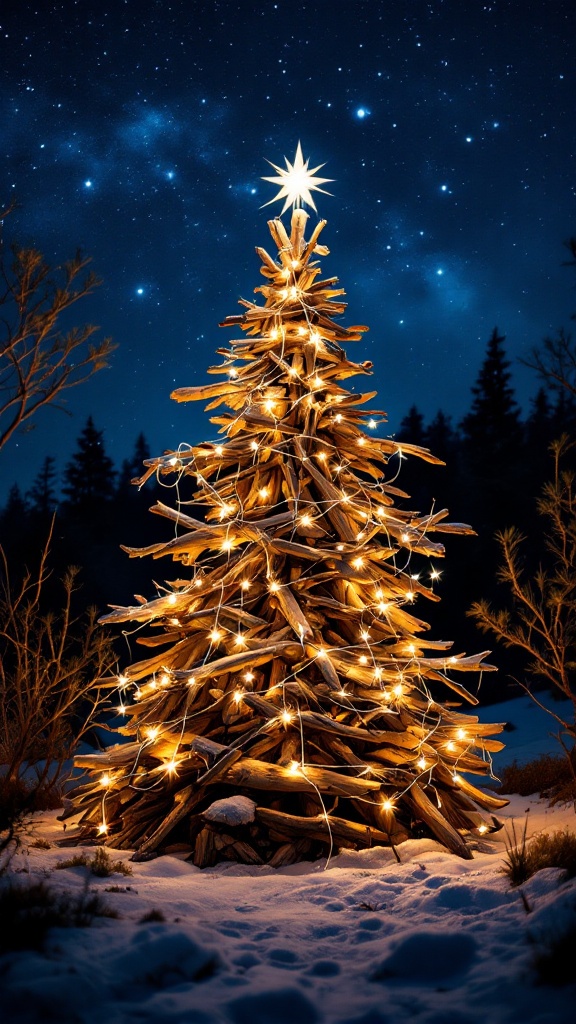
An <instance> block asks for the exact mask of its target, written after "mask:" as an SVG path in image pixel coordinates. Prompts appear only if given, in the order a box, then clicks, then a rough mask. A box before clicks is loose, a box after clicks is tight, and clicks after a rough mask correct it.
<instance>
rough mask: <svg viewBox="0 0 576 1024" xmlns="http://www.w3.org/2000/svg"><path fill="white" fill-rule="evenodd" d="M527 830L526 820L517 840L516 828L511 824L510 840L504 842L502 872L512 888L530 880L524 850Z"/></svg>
mask: <svg viewBox="0 0 576 1024" xmlns="http://www.w3.org/2000/svg"><path fill="white" fill-rule="evenodd" d="M527 829H528V819H526V821H525V822H524V831H523V833H522V838H521V839H519V838H518V837H517V836H516V826H515V824H514V822H512V840H511V841H510V839H508V840H507V841H506V858H505V860H504V865H503V867H502V871H503V872H504V874H505V875H506V876H507V877H508V878H509V880H510V885H513V886H517V885H522V882H525V881H526V880H527V879H528V878H530V874H531V872H530V871H529V869H528V850H527V848H526V832H527Z"/></svg>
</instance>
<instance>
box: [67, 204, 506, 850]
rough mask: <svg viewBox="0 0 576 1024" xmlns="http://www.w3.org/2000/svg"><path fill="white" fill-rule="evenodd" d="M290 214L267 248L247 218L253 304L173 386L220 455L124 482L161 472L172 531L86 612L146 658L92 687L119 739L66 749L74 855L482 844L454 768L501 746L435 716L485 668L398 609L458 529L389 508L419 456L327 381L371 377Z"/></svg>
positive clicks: (456, 720) (469, 792) (193, 458)
mask: <svg viewBox="0 0 576 1024" xmlns="http://www.w3.org/2000/svg"><path fill="white" fill-rule="evenodd" d="M306 220H307V218H306V215H305V214H304V213H303V211H295V214H294V216H293V219H292V225H291V231H290V234H288V233H287V231H286V229H285V228H284V225H283V224H282V222H281V221H280V220H278V219H277V220H273V221H270V222H269V227H270V233H271V235H272V239H273V241H274V243H275V244H276V247H277V249H278V253H277V256H276V257H272V256H270V255H269V254H268V253H267V252H266V251H265V250H264V249H258V250H257V252H258V255H259V257H260V259H261V263H262V266H261V273H262V276H263V278H264V282H265V283H264V284H262V285H261V286H260V287H259V288H257V289H256V292H257V293H258V295H259V296H260V299H261V300H262V301H261V302H260V303H259V302H257V301H248V300H246V301H245V300H242V301H241V305H242V307H243V312H242V313H241V314H239V315H237V316H231V317H227V319H226V320H225V321H224V324H223V326H225V327H230V326H233V327H238V328H240V330H241V332H242V337H241V338H236V339H234V340H232V341H231V342H230V343H229V345H228V346H227V347H224V348H221V349H219V350H218V351H219V354H220V356H222V357H223V361H222V362H221V363H220V364H219V365H217V366H213V367H210V369H209V373H210V374H216V375H220V376H221V377H222V378H223V379H221V380H220V381H218V382H216V383H205V384H201V385H196V386H194V387H182V388H178V389H177V390H176V391H174V392H173V395H172V397H173V398H174V399H175V400H176V401H177V402H188V401H193V400H202V401H207V402H208V409H209V410H210V411H212V412H214V411H216V414H215V415H213V416H212V422H213V423H215V424H217V425H218V427H219V429H220V433H221V434H222V435H223V438H222V441H221V443H217V442H214V441H211V442H205V443H202V444H197V445H192V446H190V447H186V446H182V447H181V448H179V449H178V450H175V451H170V452H166V453H165V454H164V455H163V456H161V457H160V458H157V459H151V460H148V462H147V464H146V468H145V472H144V473H143V476H142V478H141V479H142V480H144V479H146V478H147V477H148V476H150V475H151V474H153V473H156V474H158V475H159V476H160V477H167V478H169V480H170V481H171V482H175V481H176V480H178V491H177V492H174V493H175V496H176V497H178V495H179V496H180V500H181V502H182V504H177V505H176V507H172V506H171V505H170V504H164V502H158V503H157V504H156V505H155V506H154V507H153V509H152V511H153V512H154V514H156V515H160V516H162V517H164V518H166V519H168V520H170V521H171V522H172V523H173V524H174V535H173V537H172V539H170V540H168V541H162V542H158V543H155V544H150V545H148V546H147V547H145V548H127V549H126V550H127V552H128V554H129V555H130V557H133V558H141V557H145V556H150V557H152V558H153V559H161V560H163V562H162V564H165V565H166V573H167V575H168V576H169V577H170V578H169V582H166V583H163V582H161V583H160V585H159V586H158V588H157V592H156V593H155V595H154V596H153V597H152V598H151V599H150V600H146V599H145V598H136V602H135V604H134V605H133V606H131V607H126V608H118V607H114V608H113V609H112V610H111V611H110V612H109V613H108V615H105V616H104V617H103V621H105V622H108V623H123V622H132V623H134V624H135V630H136V632H135V639H136V641H137V642H138V643H139V644H140V645H141V646H142V647H144V648H145V650H146V651H147V652H148V653H147V656H146V657H144V658H140V659H138V660H136V661H135V662H134V663H133V664H131V665H128V666H127V667H126V668H125V669H124V671H123V674H122V675H121V676H114V677H112V678H109V679H107V680H103V681H101V682H102V685H104V686H109V687H110V689H111V690H116V691H117V693H116V694H115V696H114V700H115V702H116V704H117V705H118V707H119V714H121V715H123V716H124V718H123V721H124V724H123V725H122V727H121V728H120V729H119V733H120V734H121V736H122V737H126V739H127V740H128V741H129V742H126V743H122V744H119V745H117V746H114V747H109V748H107V749H106V750H105V751H103V752H102V753H100V754H84V755H82V756H80V757H78V758H77V764H78V765H79V766H80V767H83V768H85V769H86V770H87V772H88V778H87V780H86V781H85V782H83V784H82V785H81V786H79V787H78V788H77V790H76V793H75V795H74V797H73V800H72V802H71V803H70V804H69V806H68V807H67V810H66V812H65V816H70V815H73V814H80V822H79V825H78V828H77V830H76V832H75V833H73V835H74V836H75V837H76V838H77V839H78V841H81V842H86V841H105V842H106V843H108V844H110V845H111V846H117V847H120V848H124V849H130V848H132V849H136V854H135V856H136V857H137V858H146V857H149V856H152V855H154V854H155V853H157V852H159V851H160V852H161V851H162V850H164V849H166V848H167V847H169V848H172V847H173V844H174V843H183V844H185V846H187V848H190V849H192V850H193V855H192V856H193V859H194V863H196V864H197V865H199V866H206V865H209V864H213V863H215V862H216V861H217V860H218V859H220V858H227V859H236V860H240V861H243V862H245V863H250V864H258V863H262V862H267V863H270V864H272V865H278V866H279V865H281V864H287V863H291V862H292V861H294V860H296V859H298V858H300V857H315V856H319V855H321V854H322V853H326V852H327V851H328V850H331V849H334V848H335V849H338V848H339V847H340V846H351V847H362V846H369V845H371V844H374V843H383V844H390V845H392V846H393V847H394V848H396V846H397V845H398V844H399V843H401V842H402V841H403V840H404V839H406V838H408V837H409V836H411V835H414V834H418V835H421V834H425V833H426V832H427V833H428V834H429V835H431V836H433V837H435V838H436V839H437V840H438V841H439V842H440V843H442V844H443V845H445V846H446V847H448V848H449V849H450V850H452V851H453V852H454V853H456V854H458V855H459V856H462V857H469V856H470V851H469V846H468V844H467V840H466V835H467V834H468V833H471V834H478V832H479V831H480V832H482V831H485V830H488V829H492V828H493V827H494V819H493V818H492V817H491V816H490V814H489V815H488V817H487V818H486V819H485V818H484V817H483V813H484V810H486V811H488V812H490V811H492V810H493V809H495V808H497V807H500V806H502V804H503V802H504V801H502V800H500V799H498V798H497V797H495V796H494V795H493V794H489V793H487V792H486V791H485V790H480V789H477V788H476V787H474V786H472V785H471V783H470V782H469V781H468V780H467V779H466V778H465V777H464V775H463V773H474V774H480V775H486V774H488V773H489V771H490V753H492V752H494V751H495V750H498V749H500V747H501V744H500V742H499V741H498V740H495V739H492V738H490V737H491V735H492V734H494V733H498V732H499V731H500V730H501V727H500V726H486V725H481V724H480V723H479V722H478V719H477V717H476V716H474V715H469V714H466V713H464V712H463V711H461V710H459V709H458V708H459V705H461V704H463V703H468V704H475V703H477V701H476V698H475V697H474V696H473V695H472V694H471V693H469V691H468V690H467V689H466V688H465V687H464V686H463V685H462V684H461V683H460V682H458V681H457V680H456V679H455V674H456V673H460V672H470V671H472V672H477V671H479V670H483V671H486V670H489V669H490V668H491V666H490V665H487V664H486V663H485V661H484V659H485V653H482V654H479V655H471V656H470V655H468V656H465V655H464V654H460V653H457V654H455V655H452V654H451V653H450V650H451V644H450V643H449V642H447V641H443V640H433V639H430V638H428V637H427V631H428V627H427V625H426V622H425V620H424V619H422V618H421V617H420V616H419V615H416V613H415V606H416V604H418V605H419V607H420V606H422V605H423V604H424V603H425V601H427V600H432V601H436V600H438V594H436V593H435V591H434V587H433V584H430V585H428V584H427V583H425V582H424V578H423V577H419V573H418V566H419V564H422V558H424V560H425V562H424V564H425V565H426V566H427V568H428V569H429V564H430V562H429V560H430V558H434V559H435V558H439V557H442V555H443V553H444V549H443V546H442V544H441V543H439V542H438V540H436V539H435V537H436V535H437V534H439V533H449V532H452V533H470V532H472V531H471V529H470V527H468V526H466V525H463V524H460V523H449V522H448V521H447V518H446V517H447V512H446V511H445V510H441V511H438V512H434V513H433V514H424V515H422V514H419V513H416V512H410V511H407V510H406V507H405V499H406V497H407V496H406V495H405V494H404V492H403V491H402V490H401V485H402V475H401V473H400V476H399V479H397V477H398V470H399V468H400V466H401V458H402V456H406V455H410V456H414V457H417V458H421V459H424V460H426V461H428V462H432V463H434V462H439V460H438V459H436V458H435V456H434V455H433V454H431V453H430V452H428V451H427V450H425V449H422V448H418V447H416V446H414V445H410V444H402V445H399V444H398V443H396V442H395V441H394V440H393V439H391V438H389V437H385V436H382V435H381V434H380V435H375V434H374V433H373V430H374V428H376V427H377V426H378V425H379V424H381V423H382V422H383V421H384V414H383V413H382V412H380V411H378V410H369V409H367V408H365V404H366V402H369V401H370V400H371V399H372V397H373V395H374V392H364V393H358V392H351V391H348V390H346V388H345V387H344V386H343V382H344V381H345V380H346V379H347V378H348V377H351V376H354V375H362V376H369V375H370V374H371V373H372V364H371V363H370V362H368V361H365V362H362V363H355V362H353V361H352V360H350V359H348V357H347V356H346V354H345V352H344V349H343V348H342V344H343V343H346V342H354V341H358V340H360V339H361V337H362V334H363V332H364V331H365V330H366V328H364V327H361V326H354V327H348V328H346V327H344V326H343V325H342V324H341V323H340V322H339V321H338V320H337V319H335V317H338V316H339V315H340V314H341V313H342V312H343V311H344V309H345V303H344V302H343V301H342V295H343V291H342V289H341V288H339V287H337V280H336V278H327V279H324V280H322V279H321V277H320V267H319V260H318V257H321V256H324V255H326V254H327V252H328V250H327V249H326V247H325V246H322V245H320V244H319V242H318V239H319V237H320V235H321V232H322V230H323V228H324V222H320V223H319V224H317V225H316V227H315V228H314V229H313V230H312V232H311V234H310V237H309V240H308V241H306V240H305V237H304V235H305V230H306ZM166 493H168V492H166ZM398 499H402V502H403V504H402V507H399V505H398V503H397V502H398ZM191 505H194V506H195V507H194V508H191ZM197 517H200V518H197ZM419 560H420V562H419ZM169 566H172V568H169ZM174 566H175V568H174ZM158 576H159V573H158V570H156V571H155V578H158ZM426 579H428V575H427V576H426ZM146 628H147V631H146ZM143 630H144V631H143ZM437 683H441V684H443V685H444V686H447V687H448V688H450V689H451V690H452V692H453V694H454V695H455V696H454V699H453V701H452V702H451V703H450V704H449V705H448V704H446V703H442V702H441V701H440V700H439V699H437V698H436V697H435V686H436V684H437ZM454 701H456V703H454ZM235 793H241V794H245V795H247V796H250V797H251V798H252V799H253V800H254V801H255V803H256V805H257V810H256V817H255V821H254V822H252V823H251V824H250V825H246V826H240V827H232V826H230V825H226V824H224V823H223V824H221V825H219V824H218V823H216V822H214V821H207V820H205V819H204V818H203V813H204V812H205V811H206V810H207V808H208V807H209V806H210V804H211V803H212V802H213V801H214V800H217V799H221V798H222V797H225V796H230V795H232V794H235Z"/></svg>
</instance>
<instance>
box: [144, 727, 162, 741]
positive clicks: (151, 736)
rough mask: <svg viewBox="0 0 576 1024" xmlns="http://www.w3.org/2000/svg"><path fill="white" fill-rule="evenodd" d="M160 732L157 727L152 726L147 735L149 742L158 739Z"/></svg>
mask: <svg viewBox="0 0 576 1024" xmlns="http://www.w3.org/2000/svg"><path fill="white" fill-rule="evenodd" d="M159 732H160V730H159V729H158V728H156V726H150V727H149V728H148V729H146V735H147V737H148V739H149V740H155V739H157V737H158V733H159Z"/></svg>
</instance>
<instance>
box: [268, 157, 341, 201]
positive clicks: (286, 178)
mask: <svg viewBox="0 0 576 1024" xmlns="http://www.w3.org/2000/svg"><path fill="white" fill-rule="evenodd" d="M284 159H285V161H286V170H284V169H283V168H282V167H277V166H276V164H273V163H272V162H271V161H270V160H267V161H266V163H269V164H270V166H271V167H273V168H274V170H275V171H278V177H274V178H263V179H262V180H263V181H270V182H271V183H272V184H273V185H280V191H279V192H278V195H277V196H274V199H270V200H269V201H268V202H267V203H264V206H270V204H271V203H275V202H276V200H277V199H284V200H285V203H284V206H283V207H282V213H286V210H287V209H288V207H289V206H292V207H294V208H296V207H299V206H300V205H301V203H302V202H304V203H307V205H308V206H311V207H312V209H313V210H316V206H315V204H314V200H313V198H312V195H311V193H312V192H323V193H324V195H326V196H329V195H331V193H330V192H327V191H326V189H324V188H320V185H325V184H326V182H328V181H333V180H334V179H333V178H317V177H314V175H315V174H316V171H319V170H320V168H321V167H324V164H318V167H313V168H309V167H308V160H306V161H305V160H304V157H303V155H302V146H301V144H300V143H298V146H297V147H296V156H295V157H294V163H292V164H291V163H290V161H289V160H288V158H287V157H284Z"/></svg>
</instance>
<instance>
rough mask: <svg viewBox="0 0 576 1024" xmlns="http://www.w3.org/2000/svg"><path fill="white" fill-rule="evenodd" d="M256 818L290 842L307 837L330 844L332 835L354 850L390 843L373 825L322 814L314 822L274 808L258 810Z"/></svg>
mask: <svg viewBox="0 0 576 1024" xmlns="http://www.w3.org/2000/svg"><path fill="white" fill-rule="evenodd" d="M255 813H256V818H257V820H258V821H260V822H261V823H262V824H263V825H266V826H267V827H268V828H270V829H274V830H275V831H276V832H278V833H279V834H280V835H284V836H286V837H287V838H291V837H292V836H297V837H301V836H307V837H308V838H309V839H319V840H320V841H321V842H324V843H329V842H330V833H332V836H333V837H334V839H335V840H336V843H337V845H338V841H339V840H345V841H347V842H348V843H351V844H352V845H353V846H355V847H358V846H364V847H366V846H374V845H377V846H389V845H390V839H389V837H388V835H387V834H386V833H385V832H382V831H381V830H380V829H378V828H374V827H373V826H371V825H361V824H360V823H358V822H356V821H346V819H344V818H336V817H334V816H333V815H324V814H319V815H317V816H316V817H314V818H303V817H300V816H298V815H295V814H285V813H284V812H283V811H275V810H272V808H270V807H257V808H256V812H255Z"/></svg>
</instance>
